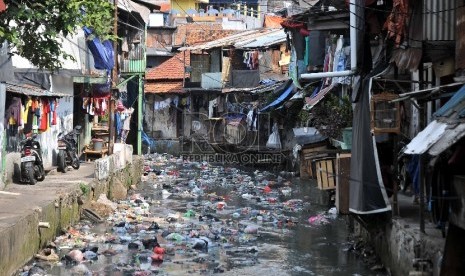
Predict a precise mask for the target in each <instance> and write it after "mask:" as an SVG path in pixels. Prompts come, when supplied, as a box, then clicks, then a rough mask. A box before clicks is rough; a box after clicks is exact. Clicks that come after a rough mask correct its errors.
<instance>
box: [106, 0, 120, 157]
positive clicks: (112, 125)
mask: <svg viewBox="0 0 465 276" xmlns="http://www.w3.org/2000/svg"><path fill="white" fill-rule="evenodd" d="M113 1H114V6H115V7H114V8H115V10H114V18H113V35H114V36H115V37H116V36H118V0H113ZM113 57H114V65H113V70H112V74H111V75H112V76H111V80H112V81H111V93H110V110H109V111H108V112H109V116H108V117H109V128H110V129H109V130H110V131H109V132H110V133H109V135H110V137H109V141H108V142H109V145H108V153H109V154H112V153H113V148H114V143H115V92H116V91H117V89H118V88H117V85H118V41H117V40H116V39H115V40H114V41H113Z"/></svg>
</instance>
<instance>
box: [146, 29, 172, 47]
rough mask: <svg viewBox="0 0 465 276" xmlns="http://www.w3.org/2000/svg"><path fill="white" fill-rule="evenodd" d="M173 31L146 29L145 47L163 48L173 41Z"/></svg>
mask: <svg viewBox="0 0 465 276" xmlns="http://www.w3.org/2000/svg"><path fill="white" fill-rule="evenodd" d="M173 32H174V30H166V29H148V30H147V47H150V48H157V49H163V48H165V47H168V46H171V45H172V43H173Z"/></svg>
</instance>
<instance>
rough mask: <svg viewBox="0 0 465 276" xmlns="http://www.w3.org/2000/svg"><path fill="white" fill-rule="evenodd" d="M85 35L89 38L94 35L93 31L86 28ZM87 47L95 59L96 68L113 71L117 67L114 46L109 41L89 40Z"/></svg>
mask: <svg viewBox="0 0 465 276" xmlns="http://www.w3.org/2000/svg"><path fill="white" fill-rule="evenodd" d="M83 29H84V34H85V36H86V38H88V37H89V36H90V35H91V34H92V30H91V29H90V28H88V27H84V28H83ZM87 47H89V50H90V52H91V53H92V56H93V57H94V67H95V69H99V70H107V71H111V70H112V69H113V66H114V65H115V61H114V51H113V45H112V43H111V42H110V41H109V40H105V41H104V42H101V41H100V39H99V38H97V37H95V38H93V39H92V40H87Z"/></svg>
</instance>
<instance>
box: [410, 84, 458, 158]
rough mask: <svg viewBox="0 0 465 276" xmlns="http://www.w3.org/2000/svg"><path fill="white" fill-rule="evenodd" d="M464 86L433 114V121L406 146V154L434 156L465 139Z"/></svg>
mask: <svg viewBox="0 0 465 276" xmlns="http://www.w3.org/2000/svg"><path fill="white" fill-rule="evenodd" d="M463 114H465V86H462V88H460V89H459V91H457V92H456V93H455V94H454V96H453V97H452V98H451V99H450V100H449V101H448V102H447V103H446V104H444V105H443V106H442V107H441V108H440V109H438V110H437V111H436V113H434V117H435V120H434V121H433V122H431V123H430V124H429V125H428V126H427V127H426V128H425V129H424V130H422V131H421V132H420V133H418V135H417V136H415V138H413V139H412V141H411V142H410V143H409V144H408V145H407V147H406V149H405V150H404V152H405V153H406V154H423V153H426V152H427V153H428V154H430V155H432V156H436V155H438V154H440V153H442V152H443V151H444V150H446V149H447V148H449V147H450V146H452V145H453V144H455V143H456V142H457V141H458V140H460V139H461V138H463V137H465V120H464V119H463Z"/></svg>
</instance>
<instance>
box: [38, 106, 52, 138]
mask: <svg viewBox="0 0 465 276" xmlns="http://www.w3.org/2000/svg"><path fill="white" fill-rule="evenodd" d="M41 103H42V109H41V111H40V112H41V113H40V123H39V130H40V131H47V130H48V127H49V119H48V115H49V113H50V104H49V101H48V100H47V99H43V100H41Z"/></svg>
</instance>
